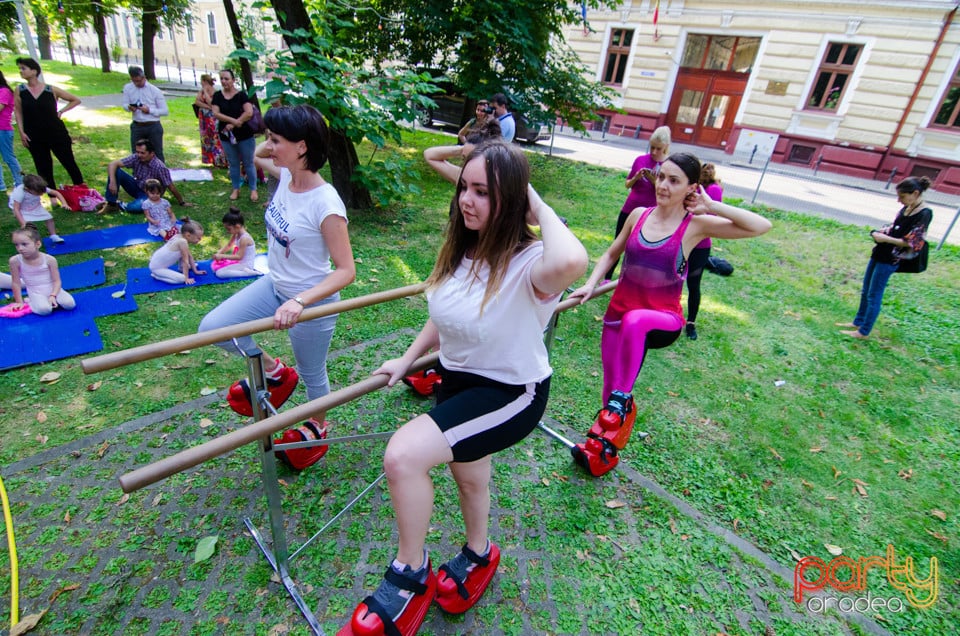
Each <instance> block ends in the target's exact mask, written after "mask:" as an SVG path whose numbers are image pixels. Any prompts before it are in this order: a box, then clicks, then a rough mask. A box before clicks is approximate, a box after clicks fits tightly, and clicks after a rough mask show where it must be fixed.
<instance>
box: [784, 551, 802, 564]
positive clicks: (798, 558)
mask: <svg viewBox="0 0 960 636" xmlns="http://www.w3.org/2000/svg"><path fill="white" fill-rule="evenodd" d="M787 550H788V551H789V552H790V556H792V557H793V560H794V561H797V562H798V563H799V562H800V561H803V557H802V556H800V554H799V553H797V551H796V550H794V549H793V548H787Z"/></svg>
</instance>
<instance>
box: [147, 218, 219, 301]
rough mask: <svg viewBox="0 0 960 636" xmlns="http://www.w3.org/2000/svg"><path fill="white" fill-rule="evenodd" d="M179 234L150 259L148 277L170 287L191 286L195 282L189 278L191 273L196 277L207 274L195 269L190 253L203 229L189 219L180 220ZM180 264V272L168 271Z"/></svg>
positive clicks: (194, 262)
mask: <svg viewBox="0 0 960 636" xmlns="http://www.w3.org/2000/svg"><path fill="white" fill-rule="evenodd" d="M181 220H182V221H183V223H182V225H181V226H180V233H179V234H178V235H177V236H174V237H173V238H172V239H170V240H169V241H167V242H166V243H164V244H163V246H162V247H160V249H158V250H157V251H156V252H154V253H153V256H151V257H150V275H151V276H153V277H154V278H156V279H157V280H162V281H163V282H165V283H170V284H171V285H179V284H187V285H193V284H194V283H195V282H197V281H196V280H195V279H193V278H191V277H190V272H191V271H193V273H194V274H196V275H197V276H203V275H204V274H206V273H207V272H205V271H204V270H201V269H197V261H196V260H195V259H194V258H193V254H191V253H190V246H191V245H196V244H197V243H199V242H200V239H202V238H203V227H202V226H201V225H200V224H199V223H197V222H196V221H193V220H191V219H190V218H189V217H185V218H183V219H181ZM177 263H180V271H179V272H177V271H174V270H172V269H170V266H171V265H175V264H177Z"/></svg>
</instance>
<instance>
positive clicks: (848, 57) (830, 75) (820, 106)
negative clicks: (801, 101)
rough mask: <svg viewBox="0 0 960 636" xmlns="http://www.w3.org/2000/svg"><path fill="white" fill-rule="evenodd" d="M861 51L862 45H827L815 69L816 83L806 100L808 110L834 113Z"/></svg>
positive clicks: (834, 43) (833, 43) (835, 43)
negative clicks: (818, 66)
mask: <svg viewBox="0 0 960 636" xmlns="http://www.w3.org/2000/svg"><path fill="white" fill-rule="evenodd" d="M862 50H863V45H862V44H841V43H839V42H831V43H830V44H828V45H827V50H826V52H825V53H824V55H823V61H822V62H821V63H820V68H818V69H817V81H816V82H814V84H813V90H811V91H810V97H809V98H808V99H807V108H808V109H813V110H827V111H831V112H836V110H837V107H838V106H839V105H840V100H841V99H843V94H844V92H845V91H846V88H847V85H848V84H849V83H850V77H851V76H852V75H853V71H854V69H856V67H857V60H858V59H859V58H860V51H862Z"/></svg>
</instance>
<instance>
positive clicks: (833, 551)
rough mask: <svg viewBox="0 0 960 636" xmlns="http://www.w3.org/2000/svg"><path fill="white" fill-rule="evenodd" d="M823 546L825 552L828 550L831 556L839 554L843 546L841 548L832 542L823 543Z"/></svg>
mask: <svg viewBox="0 0 960 636" xmlns="http://www.w3.org/2000/svg"><path fill="white" fill-rule="evenodd" d="M823 547H825V548H826V549H827V552H829V553H830V554H832V555H833V556H840V555H841V554H843V548H841V547H840V546H838V545H833V544H832V543H824V544H823Z"/></svg>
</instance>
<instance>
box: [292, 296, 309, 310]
mask: <svg viewBox="0 0 960 636" xmlns="http://www.w3.org/2000/svg"><path fill="white" fill-rule="evenodd" d="M293 302H295V303H297V304H298V305H300V306H301V307H306V305H307V304H306V303H305V302H303V298H302V297H301V296H297V297H296V298H294V299H293Z"/></svg>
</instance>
